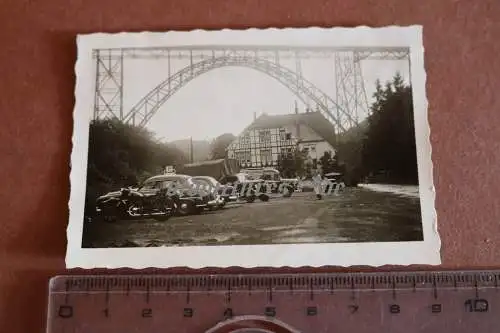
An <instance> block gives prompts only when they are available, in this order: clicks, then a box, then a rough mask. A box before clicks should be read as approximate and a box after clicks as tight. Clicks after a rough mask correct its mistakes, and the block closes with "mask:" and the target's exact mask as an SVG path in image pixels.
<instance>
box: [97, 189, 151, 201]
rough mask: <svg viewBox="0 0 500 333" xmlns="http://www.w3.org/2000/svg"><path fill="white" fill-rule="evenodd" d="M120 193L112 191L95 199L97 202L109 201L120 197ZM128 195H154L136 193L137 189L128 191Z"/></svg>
mask: <svg viewBox="0 0 500 333" xmlns="http://www.w3.org/2000/svg"><path fill="white" fill-rule="evenodd" d="M121 193H122V192H121V191H112V192H108V193H106V194H104V195H101V196H100V197H98V198H97V200H99V201H101V200H106V199H111V198H118V197H119V196H120V195H121ZM130 194H132V195H136V196H147V195H153V194H154V193H141V192H139V191H137V189H130Z"/></svg>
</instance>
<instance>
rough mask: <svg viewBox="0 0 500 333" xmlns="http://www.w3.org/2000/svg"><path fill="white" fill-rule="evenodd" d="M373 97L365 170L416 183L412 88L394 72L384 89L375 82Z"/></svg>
mask: <svg viewBox="0 0 500 333" xmlns="http://www.w3.org/2000/svg"><path fill="white" fill-rule="evenodd" d="M374 98H375V102H374V103H373V105H372V106H371V111H372V113H371V115H370V117H369V118H368V130H367V133H366V138H365V139H364V142H363V149H362V159H363V166H364V173H365V174H375V175H377V174H378V175H382V177H383V180H384V181H386V182H392V183H417V184H418V176H417V159H416V158H417V157H416V156H417V153H416V143H415V124H414V118H413V103H412V101H413V100H412V91H411V87H410V86H408V85H405V84H404V81H403V79H402V77H401V75H400V74H399V73H397V74H396V75H395V76H394V77H393V79H392V81H391V82H387V83H386V84H385V87H384V88H382V87H381V85H380V82H378V81H377V82H376V91H375V93H374Z"/></svg>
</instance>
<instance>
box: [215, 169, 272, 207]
mask: <svg viewBox="0 0 500 333" xmlns="http://www.w3.org/2000/svg"><path fill="white" fill-rule="evenodd" d="M220 183H221V184H222V185H223V187H222V190H219V192H220V193H222V195H226V196H229V197H230V199H231V201H233V200H241V201H246V202H248V203H251V202H254V201H255V199H256V198H259V200H261V201H268V200H269V195H267V194H266V193H265V192H263V191H261V189H260V187H261V186H260V185H261V184H262V180H261V179H254V178H253V177H252V176H251V175H249V174H247V173H244V172H239V173H237V174H235V175H232V176H225V177H223V178H222V179H221V181H220Z"/></svg>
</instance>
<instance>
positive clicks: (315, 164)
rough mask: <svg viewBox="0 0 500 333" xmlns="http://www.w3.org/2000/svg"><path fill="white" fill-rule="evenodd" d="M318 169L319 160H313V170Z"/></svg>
mask: <svg viewBox="0 0 500 333" xmlns="http://www.w3.org/2000/svg"><path fill="white" fill-rule="evenodd" d="M317 167H318V159H317V158H313V169H316V168H317Z"/></svg>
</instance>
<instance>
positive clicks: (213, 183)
mask: <svg viewBox="0 0 500 333" xmlns="http://www.w3.org/2000/svg"><path fill="white" fill-rule="evenodd" d="M191 180H192V181H193V183H194V184H195V185H196V189H197V191H199V192H200V193H201V194H202V195H208V196H209V202H208V208H209V209H210V210H215V209H219V208H223V207H224V206H225V205H226V202H227V201H230V199H229V198H227V197H228V196H224V195H222V194H223V193H221V190H222V185H221V183H219V182H218V181H217V180H216V179H215V178H213V177H210V176H194V177H191ZM226 198H227V201H226Z"/></svg>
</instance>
